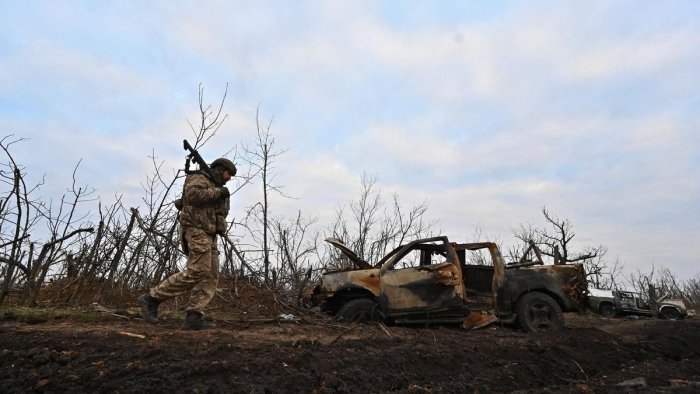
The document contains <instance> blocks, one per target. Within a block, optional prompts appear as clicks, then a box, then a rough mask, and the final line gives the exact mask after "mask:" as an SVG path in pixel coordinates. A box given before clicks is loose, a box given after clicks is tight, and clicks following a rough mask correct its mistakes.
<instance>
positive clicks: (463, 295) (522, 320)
mask: <svg viewBox="0 0 700 394" xmlns="http://www.w3.org/2000/svg"><path fill="white" fill-rule="evenodd" d="M326 241H327V242H329V243H331V244H332V245H334V246H335V247H337V248H338V249H340V250H341V251H342V252H343V253H344V254H345V255H346V256H347V257H348V258H349V259H350V260H351V261H352V262H353V265H354V266H355V268H352V269H348V270H342V271H333V272H328V273H326V274H324V275H323V277H322V278H321V283H320V284H319V285H317V286H316V287H315V288H314V289H313V292H312V294H311V297H310V298H311V303H312V305H318V306H320V307H321V308H322V310H323V311H325V312H327V313H330V314H331V315H334V316H336V318H337V319H338V320H341V321H358V320H375V321H385V322H389V323H397V324H415V323H425V324H430V323H437V324H442V323H459V324H462V325H463V326H464V327H474V326H481V325H484V324H487V323H489V322H491V321H495V320H500V321H502V322H505V323H517V324H518V325H519V326H520V328H522V329H523V330H525V331H547V330H556V329H560V328H561V327H562V326H563V324H564V320H563V314H562V311H571V310H579V308H580V307H581V305H582V302H583V301H584V300H585V291H586V281H585V274H584V272H583V268H582V267H581V266H580V265H566V266H563V265H561V266H543V267H531V266H527V267H524V266H518V267H508V266H507V265H506V264H505V263H504V260H503V257H502V256H501V253H500V250H499V249H498V246H497V245H496V244H494V243H491V242H479V243H464V244H456V243H450V242H449V240H448V238H447V237H444V236H441V237H433V238H426V239H419V240H416V241H412V242H409V243H407V244H405V245H401V246H399V247H397V248H396V249H394V250H392V251H391V252H390V253H388V254H387V255H386V256H385V257H384V258H382V259H381V260H380V261H378V262H377V263H375V264H370V263H368V262H366V261H363V260H362V259H360V258H359V257H358V256H357V254H355V253H354V252H353V251H352V250H350V249H349V248H348V247H347V246H345V245H344V244H343V243H342V242H341V241H340V240H338V239H335V238H329V239H327V240H326ZM482 250H483V251H485V252H486V253H485V255H486V256H487V260H490V262H491V264H490V265H467V264H466V253H467V252H469V251H482Z"/></svg>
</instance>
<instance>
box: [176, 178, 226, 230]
mask: <svg viewBox="0 0 700 394" xmlns="http://www.w3.org/2000/svg"><path fill="white" fill-rule="evenodd" d="M219 195H220V191H219V189H218V188H217V187H216V185H215V184H214V183H213V182H212V181H211V180H210V179H209V178H208V177H207V176H206V175H204V174H202V173H200V172H195V173H193V174H190V175H188V176H187V178H185V185H184V186H183V190H182V210H181V211H180V226H181V227H183V228H184V227H197V228H200V229H202V230H204V231H206V232H207V234H211V235H214V234H223V233H225V232H226V228H227V225H226V216H227V215H228V211H229V199H228V198H225V199H220V198H219Z"/></svg>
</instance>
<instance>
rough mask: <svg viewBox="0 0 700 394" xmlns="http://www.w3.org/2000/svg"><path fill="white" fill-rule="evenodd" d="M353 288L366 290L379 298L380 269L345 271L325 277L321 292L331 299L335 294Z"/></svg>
mask: <svg viewBox="0 0 700 394" xmlns="http://www.w3.org/2000/svg"><path fill="white" fill-rule="evenodd" d="M351 287H359V288H362V289H366V290H368V291H370V292H371V293H372V294H374V296H375V297H376V296H379V292H380V290H379V269H376V268H373V269H366V270H356V271H343V272H335V273H332V274H327V275H324V276H323V279H322V282H321V289H320V291H321V293H325V296H326V297H329V296H331V295H332V294H333V293H336V292H338V291H340V290H344V289H347V288H351Z"/></svg>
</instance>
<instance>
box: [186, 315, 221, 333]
mask: <svg viewBox="0 0 700 394" xmlns="http://www.w3.org/2000/svg"><path fill="white" fill-rule="evenodd" d="M202 317H203V315H202V314H201V313H199V312H195V311H187V316H185V324H184V325H183V326H182V329H183V330H208V329H211V328H216V324H214V323H213V322H210V321H207V320H204V319H202Z"/></svg>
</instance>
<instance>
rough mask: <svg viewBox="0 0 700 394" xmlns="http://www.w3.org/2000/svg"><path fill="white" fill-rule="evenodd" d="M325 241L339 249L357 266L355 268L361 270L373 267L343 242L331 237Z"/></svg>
mask: <svg viewBox="0 0 700 394" xmlns="http://www.w3.org/2000/svg"><path fill="white" fill-rule="evenodd" d="M325 241H326V242H328V243H329V244H331V245H333V246H335V247H336V248H338V250H340V251H341V252H342V253H343V254H344V255H345V256H347V258H349V259H350V261H352V262H353V264H355V267H357V268H359V269H369V268H372V266H371V265H370V264H369V263H368V262H366V261H364V260H362V259H361V258H360V257H359V256H358V255H357V253H355V252H354V251H353V250H352V249H350V248H348V247H347V246H346V245H345V244H344V243H343V241H341V240H339V239H338V238H333V237H329V238H326V239H325Z"/></svg>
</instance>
